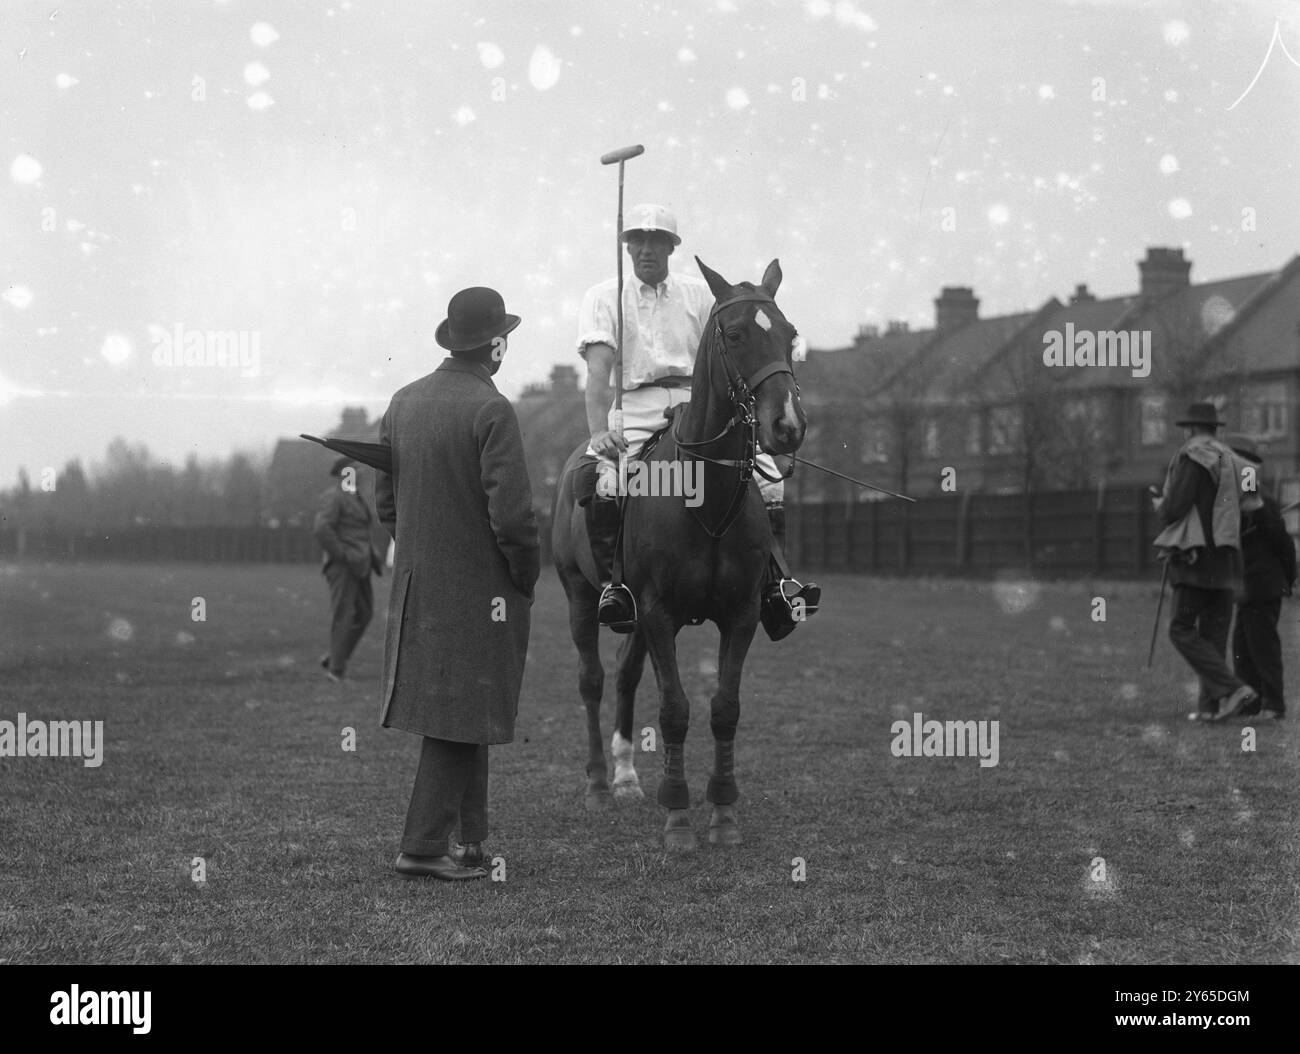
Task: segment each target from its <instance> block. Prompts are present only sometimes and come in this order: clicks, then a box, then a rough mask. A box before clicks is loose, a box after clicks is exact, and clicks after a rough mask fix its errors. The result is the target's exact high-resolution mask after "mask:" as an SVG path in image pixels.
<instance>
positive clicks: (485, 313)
mask: <svg viewBox="0 0 1300 1054" xmlns="http://www.w3.org/2000/svg"><path fill="white" fill-rule="evenodd" d="M517 325H519V316H518V315H511V314H507V313H506V303H505V301H504V300H502V299H501V294H500V293H498V292H497V291H496V290H495V289H489V288H487V287H486V286H481V285H476V286H471V287H470V288H469V289H462V290H461V291H460V292H459V293H457V294H456V295H455V296H453V297H452V298H451V302H450V303H448V304H447V317H446V318H445V319H443V320H442V322H440V323H439V324H438V328H437V330H436V331H435V332H434V334H433V339H434V340H436V341H437V342H438V343H439V344H441V345H442V346H443V347H444V348H446V349H447V350H448V351H473V350H474V349H475V348H481V347H483V346H484V345H485V344H491V343H492V341H493V340H495V339H496V338H497V337H504V336H505V335H506V334H507V333H509V332H510V331H511V330H512V329H514V328H515V326H517Z"/></svg>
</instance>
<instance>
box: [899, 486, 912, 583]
mask: <svg viewBox="0 0 1300 1054" xmlns="http://www.w3.org/2000/svg"><path fill="white" fill-rule="evenodd" d="M911 548H912V518H911V517H910V516H909V515H908V514H907V504H906V503H904V504H903V506H902V508H900V509H899V510H898V567H899V569H900V570H902V571H906V570H907V567H908V564H909V563H910V562H911V556H912V554H911Z"/></svg>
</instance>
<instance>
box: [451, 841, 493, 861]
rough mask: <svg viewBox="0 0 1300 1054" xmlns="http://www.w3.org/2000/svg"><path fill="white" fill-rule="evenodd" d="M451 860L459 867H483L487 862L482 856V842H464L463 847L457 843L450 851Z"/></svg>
mask: <svg viewBox="0 0 1300 1054" xmlns="http://www.w3.org/2000/svg"><path fill="white" fill-rule="evenodd" d="M451 858H452V860H454V861H455V862H456V863H458V864H460V865H461V867H483V866H484V864H485V863H486V860H487V858H486V857H485V856H484V855H483V843H482V842H466V843H465V844H464V845H461V844H460V843H459V842H457V843H456V845H455V846H454V847H453V849H452V851H451Z"/></svg>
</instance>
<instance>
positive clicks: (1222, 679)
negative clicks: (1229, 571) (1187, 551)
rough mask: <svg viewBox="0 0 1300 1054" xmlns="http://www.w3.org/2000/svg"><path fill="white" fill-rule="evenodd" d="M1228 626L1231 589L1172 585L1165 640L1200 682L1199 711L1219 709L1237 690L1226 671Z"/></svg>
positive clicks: (1237, 680) (1236, 683)
mask: <svg viewBox="0 0 1300 1054" xmlns="http://www.w3.org/2000/svg"><path fill="white" fill-rule="evenodd" d="M1231 625H1232V590H1231V589H1201V588H1200V587H1199V586H1182V585H1180V586H1174V617H1173V618H1172V619H1171V620H1170V622H1169V640H1170V641H1171V642H1172V643H1173V646H1174V647H1175V648H1177V649H1178V654H1180V655H1181V656H1182V657H1183V658H1184V659H1186V660H1187V664H1188V665H1189V666H1191V668H1192V669H1193V670H1195V671H1196V675H1197V677H1199V678H1200V679H1201V694H1200V703H1199V706H1200V709H1201V710H1206V711H1209V712H1211V713H1217V712H1218V710H1219V703H1218V701H1219V700H1220V699H1222V698H1223V697H1224V696H1226V695H1231V694H1232V693H1233V692H1235V691H1236V690H1237V689H1238V688H1240V687H1241V685H1242V681H1241V680H1240V678H1238V677H1236V676H1234V675H1233V673H1232V671H1231V670H1230V669H1228V660H1227V651H1228V629H1229V627H1230V626H1231Z"/></svg>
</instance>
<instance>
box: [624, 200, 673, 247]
mask: <svg viewBox="0 0 1300 1054" xmlns="http://www.w3.org/2000/svg"><path fill="white" fill-rule="evenodd" d="M638 231H663V233H664V234H666V235H668V237H670V238H672V240H673V245H681V244H682V240H681V238H679V237H677V217H676V216H674V215H673V214H672V213H671V212H669V211H668V210H667V209H666V208H664V207H663V206H662V205H650V204H644V205H633V206H632V208H631V209H630V210H629V211H628V214H627V219H626V221H625V222H624V223H623V240H624V241H627V240H628V238H630V237H631V236H632V235H633V234H635V233H637V232H638Z"/></svg>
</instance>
